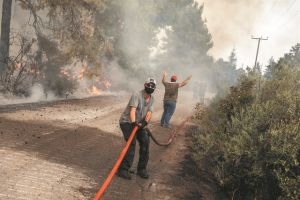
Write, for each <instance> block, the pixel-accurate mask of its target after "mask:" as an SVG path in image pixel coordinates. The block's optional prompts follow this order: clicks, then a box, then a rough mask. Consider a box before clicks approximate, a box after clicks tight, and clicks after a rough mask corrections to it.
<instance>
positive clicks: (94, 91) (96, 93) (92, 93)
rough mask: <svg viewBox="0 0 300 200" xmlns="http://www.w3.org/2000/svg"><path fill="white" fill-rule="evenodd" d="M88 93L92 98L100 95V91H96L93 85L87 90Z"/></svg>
mask: <svg viewBox="0 0 300 200" xmlns="http://www.w3.org/2000/svg"><path fill="white" fill-rule="evenodd" d="M88 92H89V93H90V95H92V96H97V95H100V93H101V91H100V89H98V88H97V87H96V86H95V85H93V86H92V87H91V88H90V89H88Z"/></svg>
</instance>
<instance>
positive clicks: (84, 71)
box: [77, 65, 87, 80]
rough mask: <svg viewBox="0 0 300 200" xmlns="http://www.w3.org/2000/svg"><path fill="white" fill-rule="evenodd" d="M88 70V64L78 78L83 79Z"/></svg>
mask: <svg viewBox="0 0 300 200" xmlns="http://www.w3.org/2000/svg"><path fill="white" fill-rule="evenodd" d="M86 71H87V65H85V66H84V67H83V68H82V69H81V70H80V72H79V75H78V76H77V78H78V79H80V80H83V77H84V75H85V74H86Z"/></svg>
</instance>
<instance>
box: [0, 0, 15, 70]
mask: <svg viewBox="0 0 300 200" xmlns="http://www.w3.org/2000/svg"><path fill="white" fill-rule="evenodd" d="M11 7H12V0H3V4H2V22H1V40H0V72H1V71H2V70H4V69H5V65H6V64H7V57H8V56H9V34H10V20H11Z"/></svg>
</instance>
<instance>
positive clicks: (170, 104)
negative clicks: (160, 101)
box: [160, 101, 176, 126]
mask: <svg viewBox="0 0 300 200" xmlns="http://www.w3.org/2000/svg"><path fill="white" fill-rule="evenodd" d="M175 108H176V101H164V112H163V114H162V116H161V120H160V124H161V125H162V126H169V123H170V120H171V117H172V115H173V114H174V112H175Z"/></svg>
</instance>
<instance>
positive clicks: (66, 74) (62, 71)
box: [60, 69, 70, 77]
mask: <svg viewBox="0 0 300 200" xmlns="http://www.w3.org/2000/svg"><path fill="white" fill-rule="evenodd" d="M60 73H61V74H62V75H65V76H67V77H69V76H70V74H69V72H68V70H66V69H61V70H60Z"/></svg>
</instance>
